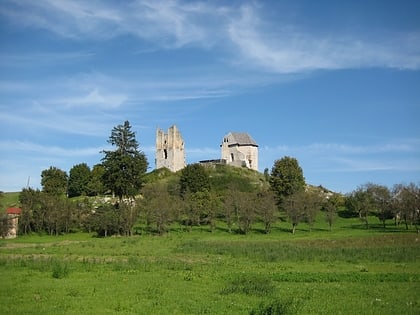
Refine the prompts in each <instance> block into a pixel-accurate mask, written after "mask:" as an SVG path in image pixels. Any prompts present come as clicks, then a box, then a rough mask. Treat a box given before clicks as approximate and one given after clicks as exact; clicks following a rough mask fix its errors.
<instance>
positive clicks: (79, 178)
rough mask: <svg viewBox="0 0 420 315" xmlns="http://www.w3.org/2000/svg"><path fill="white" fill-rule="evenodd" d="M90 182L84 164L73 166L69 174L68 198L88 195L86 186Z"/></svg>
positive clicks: (88, 171) (89, 172)
mask: <svg viewBox="0 0 420 315" xmlns="http://www.w3.org/2000/svg"><path fill="white" fill-rule="evenodd" d="M90 181H91V171H90V168H89V166H88V165H87V164H86V163H81V164H77V165H74V166H73V167H72V168H71V169H70V172H69V183H68V196H69V197H70V198H71V197H77V196H82V195H88V192H89V189H88V185H89V182H90Z"/></svg>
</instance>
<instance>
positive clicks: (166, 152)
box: [163, 149, 168, 160]
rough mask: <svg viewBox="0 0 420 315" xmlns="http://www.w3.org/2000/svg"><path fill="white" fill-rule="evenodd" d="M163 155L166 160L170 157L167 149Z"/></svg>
mask: <svg viewBox="0 0 420 315" xmlns="http://www.w3.org/2000/svg"><path fill="white" fill-rule="evenodd" d="M163 157H164V158H165V160H167V159H168V150H166V149H164V150H163Z"/></svg>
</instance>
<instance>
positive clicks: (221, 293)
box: [0, 219, 420, 314]
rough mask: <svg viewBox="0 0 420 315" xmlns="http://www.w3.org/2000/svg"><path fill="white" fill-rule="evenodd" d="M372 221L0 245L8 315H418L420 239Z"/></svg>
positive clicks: (2, 296)
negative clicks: (266, 231)
mask: <svg viewBox="0 0 420 315" xmlns="http://www.w3.org/2000/svg"><path fill="white" fill-rule="evenodd" d="M373 222H374V221H373V220H372V228H370V229H369V230H366V229H364V228H363V225H360V222H359V221H358V220H357V219H338V220H337V222H336V225H335V226H334V229H333V231H332V232H329V231H328V229H327V226H326V225H324V223H323V222H322V220H320V221H319V222H318V223H317V224H316V225H315V227H316V229H313V231H312V232H309V231H308V229H307V227H306V226H305V225H301V226H300V227H299V230H298V231H297V234H296V235H292V234H290V233H286V232H285V230H288V229H289V224H288V223H286V222H283V223H279V224H277V225H275V226H274V228H273V231H272V233H271V234H269V235H265V234H263V233H261V232H260V231H259V229H258V225H256V226H255V227H256V228H255V229H254V230H253V232H252V233H250V234H249V235H240V234H229V233H227V232H226V230H225V229H224V227H223V225H221V226H220V227H219V228H218V229H217V230H216V231H215V232H214V233H210V232H209V231H208V228H207V227H196V228H194V229H193V231H192V232H191V233H188V232H180V231H179V230H177V229H176V228H173V230H172V231H171V232H170V233H169V234H167V235H164V236H152V235H141V236H134V237H131V238H124V237H120V238H119V237H113V238H95V237H92V235H89V234H83V233H76V234H69V235H66V236H59V237H50V236H37V235H32V236H24V237H19V238H17V239H15V240H0V279H1V281H0V301H1V303H0V313H1V314H57V313H60V314H419V313H420V297H419V295H418V292H420V236H419V235H418V234H416V233H414V231H413V230H409V231H408V232H407V231H406V230H405V229H404V228H402V227H400V228H395V227H392V225H390V226H389V227H387V230H386V231H385V232H384V231H383V230H382V229H380V228H379V225H378V226H377V227H376V226H375V224H374V223H373Z"/></svg>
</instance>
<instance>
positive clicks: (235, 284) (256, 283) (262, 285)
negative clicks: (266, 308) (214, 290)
mask: <svg viewBox="0 0 420 315" xmlns="http://www.w3.org/2000/svg"><path fill="white" fill-rule="evenodd" d="M274 291H275V287H274V285H273V283H272V281H271V280H270V279H269V278H267V277H263V276H257V275H240V276H239V277H237V278H235V279H233V280H232V281H230V283H229V284H228V285H227V286H226V287H225V288H224V289H223V290H222V292H221V294H232V293H242V294H246V295H257V296H267V295H270V294H272V293H273V292H274Z"/></svg>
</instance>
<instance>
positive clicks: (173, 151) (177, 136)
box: [155, 125, 186, 172]
mask: <svg viewBox="0 0 420 315" xmlns="http://www.w3.org/2000/svg"><path fill="white" fill-rule="evenodd" d="M155 163H156V169H159V168H162V167H166V168H168V169H169V170H171V171H172V172H176V171H179V170H181V169H183V168H184V167H185V165H186V164H185V148H184V140H183V139H182V136H181V133H180V132H179V130H178V128H177V127H176V126H175V125H174V126H172V127H170V128H169V129H168V132H167V133H165V132H164V131H163V130H161V129H159V128H157V130H156V157H155Z"/></svg>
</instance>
